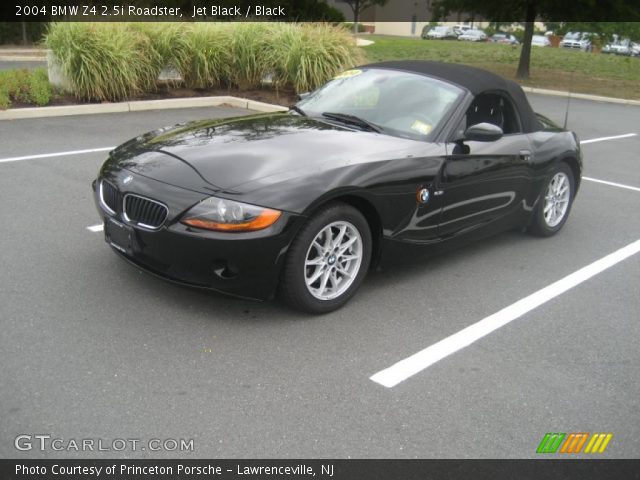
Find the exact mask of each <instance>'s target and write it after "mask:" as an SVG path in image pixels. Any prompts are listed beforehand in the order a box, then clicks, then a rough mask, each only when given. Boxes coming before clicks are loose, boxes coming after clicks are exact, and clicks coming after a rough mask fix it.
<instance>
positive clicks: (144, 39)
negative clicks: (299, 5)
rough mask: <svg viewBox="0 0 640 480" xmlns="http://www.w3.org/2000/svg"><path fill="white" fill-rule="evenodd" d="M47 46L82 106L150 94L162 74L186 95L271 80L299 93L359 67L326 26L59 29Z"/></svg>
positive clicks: (347, 44) (345, 35)
mask: <svg viewBox="0 0 640 480" xmlns="http://www.w3.org/2000/svg"><path fill="white" fill-rule="evenodd" d="M45 41H46V44H47V46H48V48H50V49H51V50H52V56H53V58H54V60H55V62H56V63H57V67H58V68H59V70H60V71H61V73H62V75H63V76H64V80H65V83H66V84H68V85H69V87H70V89H71V90H72V92H73V94H74V95H75V96H76V97H78V98H80V99H82V100H101V101H104V100H107V101H115V100H122V99H128V98H131V97H134V96H136V95H139V94H143V93H146V92H151V91H154V90H156V88H157V83H158V77H159V75H160V72H161V71H162V70H163V69H164V68H167V67H169V68H173V69H175V70H177V71H178V72H179V73H180V78H182V81H183V82H184V85H185V86H186V87H188V88H197V89H210V88H220V87H230V88H238V89H240V90H248V89H254V88H261V87H262V86H263V82H264V81H265V79H267V78H269V79H271V82H272V83H273V85H275V87H277V88H283V87H292V88H294V89H295V90H296V91H298V92H303V91H308V90H313V89H315V88H317V87H319V86H320V85H322V84H323V83H325V82H326V81H328V80H330V79H331V78H333V77H334V76H335V75H336V74H337V73H339V72H341V71H343V70H345V69H348V68H350V67H352V66H354V65H357V64H358V63H360V62H361V61H362V54H361V53H360V52H361V51H360V49H358V47H356V45H355V42H354V41H353V38H352V37H351V35H350V34H349V32H347V31H346V30H345V29H344V28H343V27H337V26H332V25H329V24H313V23H303V24H290V23H267V22H237V23H231V22H228V23H214V22H201V23H198V22H195V23H192V22H189V23H165V22H162V23H153V22H146V23H145V22H140V23H138V22H131V23H115V22H114V23H112V22H96V23H91V22H86V23H85V22H77V23H74V22H64V23H52V24H51V25H50V26H49V30H48V33H47V36H46V40H45ZM178 83H180V80H179V79H178V80H173V81H171V82H170V83H169V87H175V86H177V84H178Z"/></svg>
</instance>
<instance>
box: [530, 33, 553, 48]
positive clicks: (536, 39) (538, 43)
mask: <svg viewBox="0 0 640 480" xmlns="http://www.w3.org/2000/svg"><path fill="white" fill-rule="evenodd" d="M531 45H532V46H534V47H550V46H551V41H550V40H549V39H548V38H547V37H546V36H545V35H534V36H533V37H532V38H531Z"/></svg>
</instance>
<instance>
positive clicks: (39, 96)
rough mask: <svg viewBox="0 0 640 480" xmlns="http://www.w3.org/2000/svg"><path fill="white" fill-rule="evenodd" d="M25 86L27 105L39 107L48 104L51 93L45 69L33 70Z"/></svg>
mask: <svg viewBox="0 0 640 480" xmlns="http://www.w3.org/2000/svg"><path fill="white" fill-rule="evenodd" d="M27 84H28V88H29V92H28V98H29V103H34V104H36V105H39V106H41V107H42V106H44V105H48V104H49V101H50V100H51V96H52V94H53V91H52V88H51V84H50V83H49V77H48V76H47V70H46V69H45V68H38V69H36V70H34V71H33V72H32V73H31V75H30V76H29V79H28V83H27Z"/></svg>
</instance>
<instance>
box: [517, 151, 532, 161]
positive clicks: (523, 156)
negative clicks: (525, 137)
mask: <svg viewBox="0 0 640 480" xmlns="http://www.w3.org/2000/svg"><path fill="white" fill-rule="evenodd" d="M519 156H520V160H524V161H525V162H530V161H531V150H520V153H519Z"/></svg>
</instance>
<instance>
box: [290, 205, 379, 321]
mask: <svg viewBox="0 0 640 480" xmlns="http://www.w3.org/2000/svg"><path fill="white" fill-rule="evenodd" d="M370 259H371V231H370V229H369V225H368V223H367V221H366V219H365V218H364V216H363V215H362V214H361V213H360V212H359V211H358V210H356V209H355V208H353V207H351V206H349V205H346V204H343V203H334V204H331V205H328V206H327V207H325V208H323V209H322V210H321V211H319V212H318V213H317V214H315V215H314V216H313V217H312V218H311V219H310V220H309V221H308V222H307V224H306V225H305V226H304V227H302V230H301V231H300V232H299V233H298V235H297V237H296V238H295V240H294V241H293V243H292V245H291V248H290V249H289V253H288V254H287V258H286V261H285V265H284V271H283V277H282V282H281V285H280V292H281V295H282V297H283V299H284V300H285V301H286V302H287V303H288V304H289V305H291V306H292V307H294V308H297V309H299V310H304V311H306V312H310V313H326V312H330V311H333V310H336V309H338V308H340V307H341V306H342V305H344V304H345V303H346V302H347V301H348V300H349V299H350V298H351V297H352V296H353V295H354V294H355V292H356V290H357V289H358V287H359V286H360V284H361V283H362V280H363V279H364V277H365V276H366V274H367V270H368V268H369V261H370Z"/></svg>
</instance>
